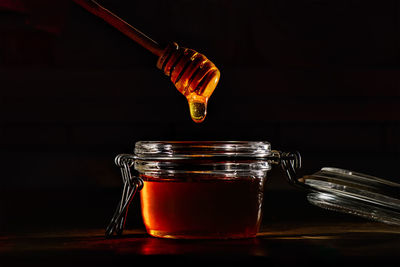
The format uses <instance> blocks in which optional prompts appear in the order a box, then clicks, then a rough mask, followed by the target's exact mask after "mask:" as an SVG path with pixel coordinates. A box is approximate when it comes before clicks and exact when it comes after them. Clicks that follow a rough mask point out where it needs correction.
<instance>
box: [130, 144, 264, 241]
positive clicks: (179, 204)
mask: <svg viewBox="0 0 400 267" xmlns="http://www.w3.org/2000/svg"><path fill="white" fill-rule="evenodd" d="M270 153H271V150H270V144H269V143H266V142H138V143H136V147H135V155H136V156H137V159H136V161H135V165H134V166H135V169H136V170H137V171H138V172H139V177H140V178H141V179H142V180H143V189H142V190H141V191H140V200H141V208H142V215H143V220H144V224H145V226H146V230H147V232H148V233H149V234H150V235H152V236H156V237H170V238H247V237H254V236H256V234H257V232H258V230H259V227H260V223H261V214H262V200H263V190H264V182H265V178H266V176H267V171H268V170H270V169H271V166H270V163H268V162H267V161H263V160H259V159H257V158H259V157H263V156H265V155H268V154H270Z"/></svg>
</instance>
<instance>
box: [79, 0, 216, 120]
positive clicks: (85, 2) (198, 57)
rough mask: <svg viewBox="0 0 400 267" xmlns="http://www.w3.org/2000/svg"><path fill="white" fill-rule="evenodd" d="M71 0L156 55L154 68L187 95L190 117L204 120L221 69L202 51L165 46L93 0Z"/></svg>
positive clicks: (172, 45) (175, 45) (173, 45)
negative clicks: (155, 66) (201, 52)
mask: <svg viewBox="0 0 400 267" xmlns="http://www.w3.org/2000/svg"><path fill="white" fill-rule="evenodd" d="M73 1H74V2H75V3H77V4H78V5H80V6H81V7H83V8H85V9H86V10H87V11H89V12H90V13H92V14H94V15H95V16H97V17H100V18H102V19H103V20H104V21H106V22H107V23H108V24H110V25H112V26H113V27H114V28H116V29H117V30H119V31H120V32H122V33H123V34H125V35H126V36H128V37H129V38H130V39H132V40H133V41H135V42H137V43H138V44H140V45H141V46H143V47H144V48H146V49H147V50H149V51H150V52H151V53H153V54H154V55H156V56H158V61H157V68H159V69H160V70H162V71H163V72H164V74H165V75H167V76H169V77H170V78H171V81H172V82H173V83H174V85H175V87H176V89H178V91H179V92H181V93H182V94H183V95H184V96H185V97H186V99H187V101H188V103H189V109H190V115H191V117H192V119H193V121H194V122H197V123H200V122H202V121H204V119H205V117H206V114H207V102H208V99H209V97H210V96H211V94H212V93H213V91H214V89H215V87H216V86H217V84H218V81H219V77H220V72H219V70H218V68H217V67H216V66H215V65H214V63H212V62H211V61H210V60H208V59H207V58H206V57H205V56H204V55H203V54H200V53H198V52H196V51H194V50H192V49H189V48H184V47H180V46H179V45H178V44H176V43H171V44H169V45H167V47H166V48H163V47H161V46H160V45H159V44H158V43H157V42H156V41H154V40H152V39H151V38H149V37H147V36H146V35H145V34H143V33H142V32H140V31H139V30H137V29H136V28H134V27H133V26H131V25H129V24H128V23H127V22H125V21H124V20H122V19H121V18H119V17H118V16H116V15H115V14H113V13H112V12H111V11H109V10H107V9H106V8H104V7H102V6H101V5H100V4H99V3H97V2H96V1H94V0H73Z"/></svg>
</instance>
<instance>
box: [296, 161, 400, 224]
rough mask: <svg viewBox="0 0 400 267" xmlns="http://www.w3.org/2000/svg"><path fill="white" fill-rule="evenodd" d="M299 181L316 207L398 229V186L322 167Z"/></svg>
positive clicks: (399, 189)
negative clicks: (306, 188) (396, 226)
mask: <svg viewBox="0 0 400 267" xmlns="http://www.w3.org/2000/svg"><path fill="white" fill-rule="evenodd" d="M299 182H300V183H301V184H303V185H305V186H307V187H308V188H309V189H311V192H310V193H309V194H308V196H307V198H308V201H309V202H310V203H312V204H314V205H316V206H319V207H322V208H325V209H329V210H334V211H339V212H343V213H347V214H353V215H358V216H361V217H365V218H368V219H373V220H376V221H380V222H384V223H389V224H394V225H399V226H400V184H398V183H395V182H392V181H388V180H385V179H381V178H377V177H374V176H370V175H366V174H362V173H358V172H352V171H348V170H343V169H338V168H330V167H325V168H322V169H321V170H320V171H318V172H316V173H314V174H312V175H307V176H304V177H303V178H301V179H299Z"/></svg>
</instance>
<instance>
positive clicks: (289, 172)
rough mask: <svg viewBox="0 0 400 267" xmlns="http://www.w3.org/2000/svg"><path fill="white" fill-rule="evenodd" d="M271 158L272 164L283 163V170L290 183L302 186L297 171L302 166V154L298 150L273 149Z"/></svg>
mask: <svg viewBox="0 0 400 267" xmlns="http://www.w3.org/2000/svg"><path fill="white" fill-rule="evenodd" d="M271 152H272V153H271V156H270V159H269V160H268V161H269V162H270V163H271V164H276V165H281V168H282V170H283V171H284V172H285V174H286V178H287V180H288V182H289V183H290V184H293V185H296V186H302V184H301V183H300V182H299V180H298V179H297V173H296V171H297V170H298V169H300V168H301V155H300V153H299V152H298V151H296V152H282V151H278V150H272V151H271Z"/></svg>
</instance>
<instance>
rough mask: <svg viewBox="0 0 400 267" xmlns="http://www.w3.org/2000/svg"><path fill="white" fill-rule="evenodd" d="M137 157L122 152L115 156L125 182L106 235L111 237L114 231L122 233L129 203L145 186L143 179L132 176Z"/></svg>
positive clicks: (118, 233)
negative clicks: (131, 169)
mask: <svg viewBox="0 0 400 267" xmlns="http://www.w3.org/2000/svg"><path fill="white" fill-rule="evenodd" d="M135 159H136V157H135V156H134V155H130V154H120V155H118V156H117V157H116V158H115V164H116V165H117V166H118V167H120V169H121V174H122V181H123V183H124V185H123V190H122V198H121V200H120V202H119V203H118V206H117V209H116V211H115V213H114V215H113V217H112V219H111V222H110V224H109V225H108V227H107V229H106V237H111V236H112V235H113V234H114V233H115V234H116V235H121V234H122V232H123V230H124V227H125V222H126V216H127V214H128V208H129V205H130V204H131V202H132V199H133V197H134V196H135V194H136V192H138V191H140V190H141V189H142V188H143V180H142V179H141V178H139V177H136V176H132V175H131V171H130V168H131V167H132V165H133V164H134V162H135Z"/></svg>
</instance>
